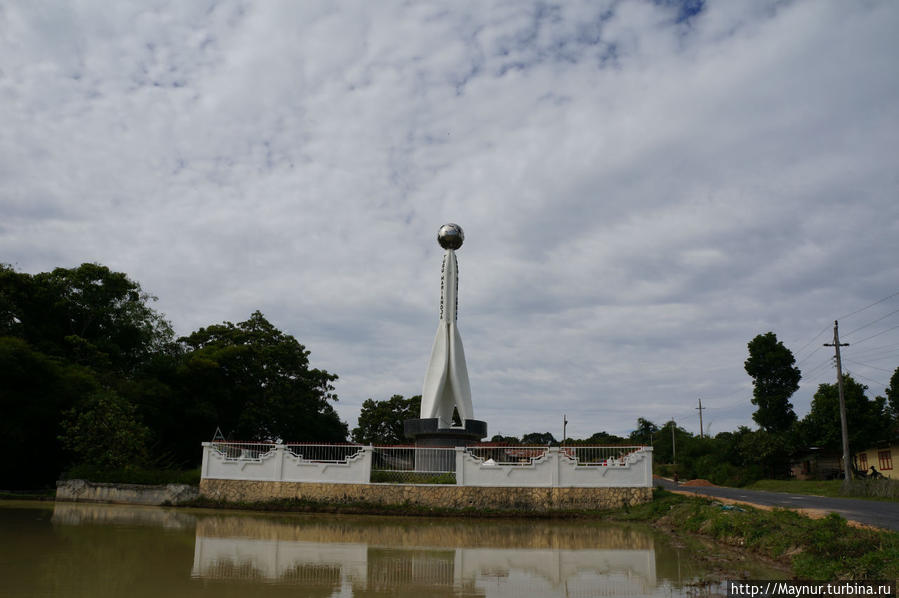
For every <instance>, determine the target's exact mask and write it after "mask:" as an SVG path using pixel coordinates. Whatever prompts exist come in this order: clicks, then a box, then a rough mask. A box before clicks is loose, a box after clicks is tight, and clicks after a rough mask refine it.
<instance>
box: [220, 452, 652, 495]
mask: <svg viewBox="0 0 899 598" xmlns="http://www.w3.org/2000/svg"><path fill="white" fill-rule="evenodd" d="M204 444H205V445H206V446H208V447H209V448H210V449H211V451H213V452H214V453H217V454H218V455H220V456H221V457H222V458H223V461H224V462H230V463H232V464H234V463H235V462H254V463H259V464H260V466H263V465H266V464H268V465H271V464H272V463H275V466H276V467H277V468H281V467H283V465H280V463H281V458H282V457H286V456H288V453H289V454H290V455H293V456H294V457H296V458H297V459H299V460H300V461H302V462H305V463H321V464H346V465H347V466H352V467H359V466H361V467H363V468H364V469H368V468H369V465H370V469H368V471H367V472H365V471H360V472H359V473H361V479H363V480H367V481H369V482H374V483H395V484H397V483H398V484H455V483H456V479H457V476H458V475H460V474H459V471H461V470H463V469H464V468H465V467H468V465H458V466H457V461H456V459H457V455H460V456H461V455H462V453H457V451H462V450H464V452H465V453H467V455H468V456H470V457H473V458H474V459H475V460H476V461H475V463H473V464H471V463H470V461H468V463H470V464H471V465H474V466H475V467H476V468H477V467H478V464H480V467H481V468H483V469H481V472H482V474H475V476H476V477H474V478H472V480H473V481H475V480H478V479H479V478H478V477H477V476H480V480H481V482H483V483H486V482H484V480H488V479H489V480H493V478H490V476H491V475H494V474H491V473H489V472H490V471H495V470H494V468H493V467H492V466H503V467H510V466H511V467H513V468H516V470H517V468H518V467H522V468H524V467H527V466H535V465H536V466H538V468H540V467H543V464H544V463H545V462H547V461H549V462H552V463H559V464H561V463H566V462H567V463H568V464H569V467H571V466H572V465H573V466H575V467H576V468H578V469H587V468H606V467H608V468H618V469H621V470H627V469H628V468H630V467H631V466H632V465H633V464H635V463H637V462H638V461H640V460H641V459H642V458H643V457H644V456H645V454H644V453H645V451H647V450H648V451H651V449H647V447H643V446H576V445H572V446H561V447H552V448H551V447H549V446H506V445H494V444H480V445H474V446H469V447H465V448H464V449H462V448H458V449H457V448H449V447H448V448H424V447H414V446H363V445H360V444H324V443H298V442H291V443H285V444H280V443H273V442H210V443H204ZM276 452H277V454H278V455H280V456H278V457H276V459H275V461H269V460H268V458H269V457H275V454H276ZM649 456H650V461H649V462H650V463H651V453H650V454H649ZM357 457H361V458H362V460H361V461H357V460H356V459H357ZM369 459H370V461H369ZM263 462H264V463H263ZM276 462H277V463H276ZM204 463H205V457H204ZM461 463H463V464H464V463H466V461H465V460H464V459H463V461H462V462H461ZM266 466H267V465H266ZM254 467H255V466H254ZM552 467H556V466H555V465H553V466H552ZM460 468H461V469H460ZM241 471H243V470H241ZM282 471H283V470H282ZM323 471H324V470H323ZM335 471H336V470H335ZM473 471H477V470H473ZM517 471H518V473H517V474H516V475H518V474H522V475H523V474H524V471H525V470H524V469H522V470H517ZM528 471H530V470H528ZM332 473H333V472H332ZM470 473H471V472H469V473H467V474H465V475H464V476H463V477H464V479H465V483H466V484H469V483H473V482H470V481H469V477H468V476H469V474H470ZM204 475H205V474H204ZM268 475H269V474H268V473H266V474H264V476H268ZM279 475H281V474H279ZM484 475H486V476H487V477H486V478H485V477H484ZM528 475H530V474H528ZM264 476H263V477H264ZM519 477H520V476H519ZM357 479H358V478H357ZM460 479H461V478H460ZM343 481H345V480H343ZM499 482H500V480H497V482H496V483H499ZM491 483H493V482H491ZM475 485H476V484H475Z"/></svg>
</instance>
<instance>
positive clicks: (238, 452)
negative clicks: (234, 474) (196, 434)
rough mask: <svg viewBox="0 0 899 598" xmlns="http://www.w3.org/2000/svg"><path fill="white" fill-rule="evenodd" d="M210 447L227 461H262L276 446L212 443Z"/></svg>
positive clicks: (251, 443) (246, 443) (262, 443)
mask: <svg viewBox="0 0 899 598" xmlns="http://www.w3.org/2000/svg"><path fill="white" fill-rule="evenodd" d="M211 446H212V448H213V449H214V450H215V451H218V453H219V454H220V455H222V456H223V457H224V458H225V459H226V460H228V461H262V458H263V457H265V456H266V455H267V454H269V453H270V452H272V451H273V450H275V446H277V445H275V443H274V442H213V443H212V444H211Z"/></svg>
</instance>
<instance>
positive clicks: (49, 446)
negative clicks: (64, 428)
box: [0, 337, 99, 489]
mask: <svg viewBox="0 0 899 598" xmlns="http://www.w3.org/2000/svg"><path fill="white" fill-rule="evenodd" d="M98 388H99V383H98V382H97V380H96V379H95V377H94V375H93V372H91V370H89V369H87V368H84V367H81V366H77V365H74V364H71V363H67V362H65V361H63V360H61V359H59V358H54V357H50V356H47V355H45V354H43V353H41V352H40V351H35V350H34V348H33V347H32V346H31V345H30V344H28V343H27V342H26V341H24V340H23V339H21V338H14V337H0V454H3V455H5V457H4V458H3V459H2V460H0V480H2V482H0V483H2V484H3V487H5V488H16V489H34V488H42V487H46V486H50V485H52V484H53V483H54V482H55V481H56V480H57V479H59V477H58V476H59V474H60V472H62V471H63V470H64V469H65V468H66V466H67V465H68V463H67V460H66V457H65V455H64V454H63V451H62V447H61V446H60V443H59V441H58V439H57V437H58V435H59V434H60V432H61V429H60V427H59V426H60V423H59V422H60V415H61V414H62V413H63V412H64V411H66V410H68V409H70V408H72V407H73V406H74V405H75V404H76V403H78V402H79V401H81V400H83V399H84V398H85V397H87V396H88V395H89V394H90V393H92V392H94V391H96V390H97V389H98Z"/></svg>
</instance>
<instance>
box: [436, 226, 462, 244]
mask: <svg viewBox="0 0 899 598" xmlns="http://www.w3.org/2000/svg"><path fill="white" fill-rule="evenodd" d="M464 240H465V233H464V232H462V227H461V226H459V225H458V224H455V223H453V222H450V223H449V224H444V225H443V226H441V227H440V230H438V231H437V242H438V243H440V246H441V247H443V248H444V249H459V248H460V247H462V241H464Z"/></svg>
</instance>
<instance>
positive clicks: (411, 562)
mask: <svg viewBox="0 0 899 598" xmlns="http://www.w3.org/2000/svg"><path fill="white" fill-rule="evenodd" d="M535 531H536V530H535V529H534V526H533V525H529V524H527V523H509V524H504V523H503V524H494V523H485V524H484V525H478V526H472V525H460V524H455V523H452V522H450V523H446V524H441V523H438V524H436V525H428V526H408V525H403V524H384V523H383V522H378V523H377V524H374V525H371V526H369V527H367V528H366V527H360V526H350V525H347V526H344V527H340V526H339V525H335V522H334V521H333V520H323V521H320V522H316V521H315V520H311V521H303V522H301V523H297V524H289V523H276V522H273V521H271V520H265V519H255V518H240V519H234V518H208V519H201V520H200V521H199V522H198V524H197V535H196V543H195V550H194V565H193V572H192V575H193V576H194V577H196V578H203V579H233V580H236V579H255V580H264V581H266V582H268V583H279V584H289V585H294V584H302V585H303V587H304V589H306V588H320V589H322V590H328V591H331V590H333V591H337V590H338V589H340V588H344V589H346V590H351V592H352V594H351V595H352V596H354V597H361V596H367V595H384V593H385V592H387V593H390V594H391V595H406V594H408V595H417V596H424V595H427V596H441V595H446V596H450V595H452V596H458V595H460V594H461V595H465V596H487V595H490V596H503V595H508V596H534V595H540V596H634V595H645V594H652V593H654V591H655V590H656V572H655V551H654V548H653V539H652V537H651V536H649V535H646V534H643V533H640V532H635V531H633V530H625V529H621V528H615V527H591V526H584V525H571V526H553V527H552V528H544V529H543V530H542V533H541V532H539V531H538V532H537V533H535ZM528 532H530V535H529V534H528ZM448 546H452V547H448Z"/></svg>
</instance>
